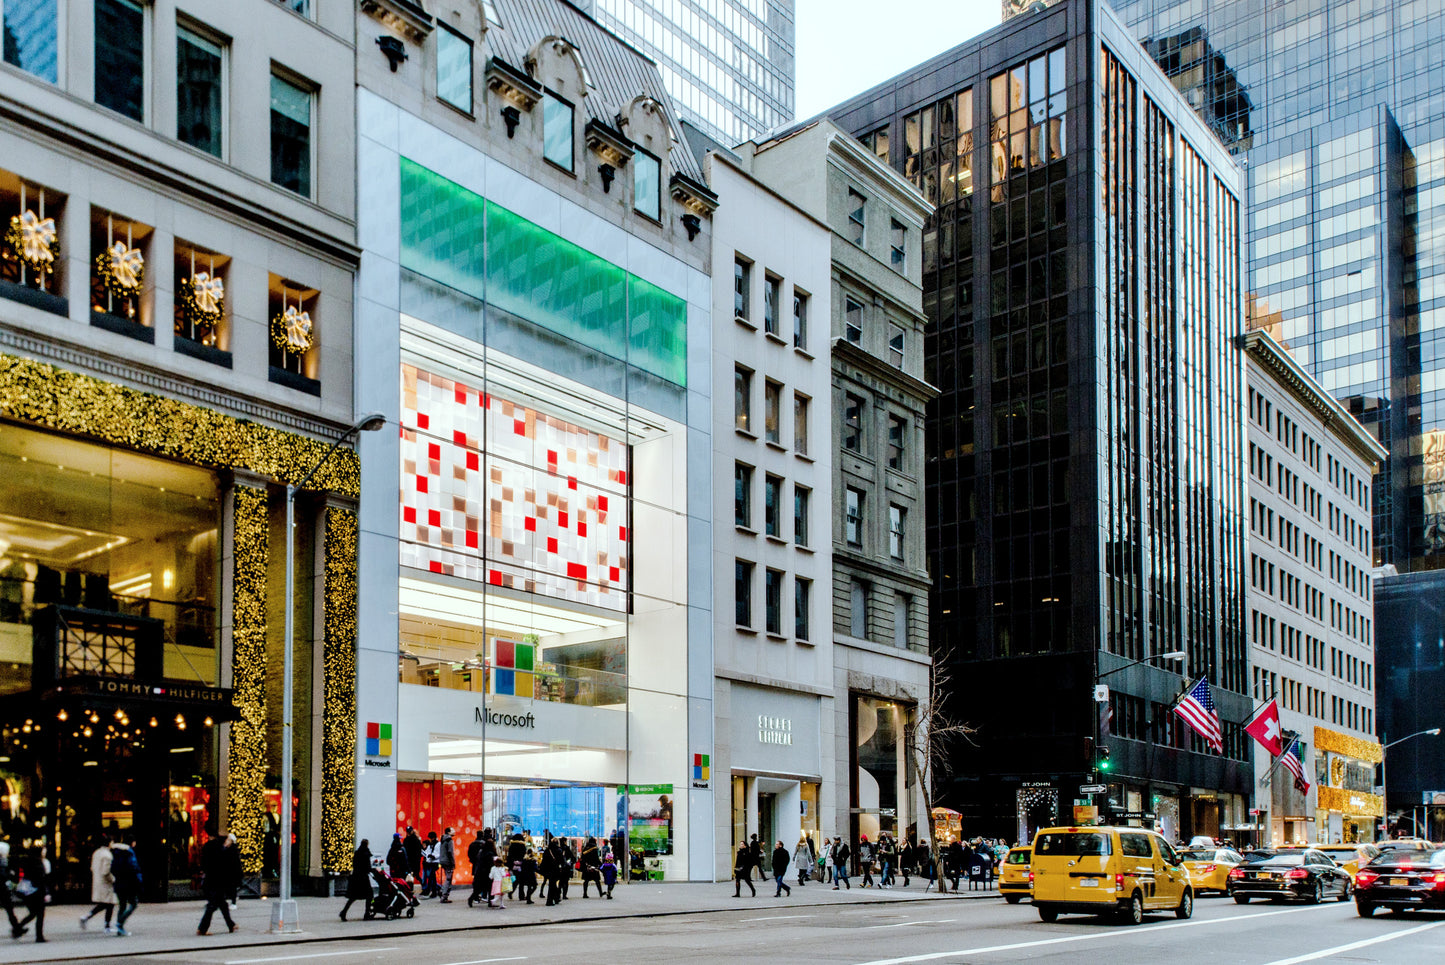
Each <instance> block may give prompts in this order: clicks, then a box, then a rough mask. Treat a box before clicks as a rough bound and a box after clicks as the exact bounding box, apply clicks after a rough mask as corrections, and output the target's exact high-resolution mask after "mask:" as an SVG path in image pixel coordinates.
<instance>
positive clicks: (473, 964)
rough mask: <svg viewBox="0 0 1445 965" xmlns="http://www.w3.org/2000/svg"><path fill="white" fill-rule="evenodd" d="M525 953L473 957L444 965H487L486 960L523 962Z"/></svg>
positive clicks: (525, 957)
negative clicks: (504, 956)
mask: <svg viewBox="0 0 1445 965" xmlns="http://www.w3.org/2000/svg"><path fill="white" fill-rule="evenodd" d="M526 960H527V956H526V955H513V956H512V957H511V958H474V959H472V960H471V961H469V962H446V963H444V965H487V962H525V961H526Z"/></svg>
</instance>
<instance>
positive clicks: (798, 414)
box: [793, 392, 811, 456]
mask: <svg viewBox="0 0 1445 965" xmlns="http://www.w3.org/2000/svg"><path fill="white" fill-rule="evenodd" d="M810 401H811V400H810V399H809V398H808V397H807V396H806V395H799V394H798V393H797V392H794V393H793V451H794V452H796V453H797V454H798V455H800V456H806V455H807V454H808V403H809V402H810Z"/></svg>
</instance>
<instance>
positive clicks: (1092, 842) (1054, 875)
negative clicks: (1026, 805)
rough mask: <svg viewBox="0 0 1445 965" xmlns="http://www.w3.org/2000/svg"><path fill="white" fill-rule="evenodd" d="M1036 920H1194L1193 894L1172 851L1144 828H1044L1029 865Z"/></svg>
mask: <svg viewBox="0 0 1445 965" xmlns="http://www.w3.org/2000/svg"><path fill="white" fill-rule="evenodd" d="M1029 870H1030V871H1031V872H1032V873H1033V878H1034V890H1033V899H1034V907H1036V908H1037V909H1038V910H1039V918H1041V919H1042V920H1044V921H1054V920H1056V919H1057V918H1058V917H1059V915H1061V914H1079V915H1113V916H1117V917H1118V919H1119V920H1120V921H1122V922H1124V923H1125V924H1129V925H1137V924H1139V923H1140V922H1141V921H1143V920H1144V914H1145V912H1148V911H1172V912H1174V914H1175V915H1176V916H1177V917H1179V918H1188V917H1190V916H1191V915H1193V914H1194V888H1193V887H1192V886H1191V885H1190V883H1189V872H1188V871H1187V870H1186V869H1185V867H1184V862H1183V861H1182V860H1181V859H1180V857H1179V855H1178V854H1177V853H1176V852H1175V850H1174V848H1173V847H1172V846H1171V845H1170V844H1169V842H1168V841H1165V840H1164V839H1163V838H1162V837H1160V836H1159V835H1158V834H1156V833H1154V832H1153V831H1150V830H1148V829H1146V828H1121V827H1077V828H1044V829H1042V830H1040V831H1039V832H1038V833H1037V834H1035V835H1034V844H1033V854H1032V855H1031V857H1030V860H1029Z"/></svg>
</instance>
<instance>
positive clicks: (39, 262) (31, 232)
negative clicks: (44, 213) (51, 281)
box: [5, 208, 60, 275]
mask: <svg viewBox="0 0 1445 965" xmlns="http://www.w3.org/2000/svg"><path fill="white" fill-rule="evenodd" d="M5 247H6V249H7V250H8V251H9V254H10V257H12V258H14V259H15V260H16V261H18V262H20V263H21V264H22V265H24V266H25V267H26V268H28V269H30V270H31V271H33V272H35V273H36V274H37V275H50V274H53V273H54V272H55V263H56V262H57V261H59V260H60V236H59V234H58V233H57V232H56V230H55V219H54V218H42V217H40V216H39V215H37V214H36V213H35V212H34V211H31V210H30V209H28V208H27V209H26V210H24V211H22V212H21V213H20V214H17V215H13V216H12V217H11V218H10V227H9V228H7V229H6V230H5Z"/></svg>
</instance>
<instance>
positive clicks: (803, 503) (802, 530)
mask: <svg viewBox="0 0 1445 965" xmlns="http://www.w3.org/2000/svg"><path fill="white" fill-rule="evenodd" d="M812 495H813V491H812V490H811V489H809V488H807V487H806V486H798V485H794V486H793V542H794V543H797V544H798V545H799V546H807V545H808V500H809V498H810V497H811V496H812Z"/></svg>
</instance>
